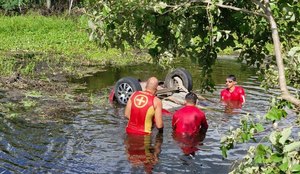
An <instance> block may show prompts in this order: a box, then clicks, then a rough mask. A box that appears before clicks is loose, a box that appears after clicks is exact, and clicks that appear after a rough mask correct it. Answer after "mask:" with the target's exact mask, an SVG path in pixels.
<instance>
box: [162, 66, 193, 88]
mask: <svg viewBox="0 0 300 174" xmlns="http://www.w3.org/2000/svg"><path fill="white" fill-rule="evenodd" d="M178 80H181V82H179V81H178ZM180 83H182V84H183V86H184V87H185V88H186V89H187V90H188V91H191V90H192V89H193V81H192V76H191V74H190V73H189V72H188V71H187V70H186V69H184V68H177V69H175V70H174V71H172V72H170V73H169V74H167V76H166V78H165V86H166V88H173V87H177V86H178V85H179V84H180Z"/></svg>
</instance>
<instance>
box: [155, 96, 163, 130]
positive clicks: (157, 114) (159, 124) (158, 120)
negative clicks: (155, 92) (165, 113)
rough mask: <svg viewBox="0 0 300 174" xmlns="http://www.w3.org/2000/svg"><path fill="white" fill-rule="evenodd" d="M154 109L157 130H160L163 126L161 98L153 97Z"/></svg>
mask: <svg viewBox="0 0 300 174" xmlns="http://www.w3.org/2000/svg"><path fill="white" fill-rule="evenodd" d="M154 109H155V124H156V127H157V129H158V130H159V131H162V130H163V128H164V124H163V119H162V103H161V100H160V99H159V98H157V97H155V99H154Z"/></svg>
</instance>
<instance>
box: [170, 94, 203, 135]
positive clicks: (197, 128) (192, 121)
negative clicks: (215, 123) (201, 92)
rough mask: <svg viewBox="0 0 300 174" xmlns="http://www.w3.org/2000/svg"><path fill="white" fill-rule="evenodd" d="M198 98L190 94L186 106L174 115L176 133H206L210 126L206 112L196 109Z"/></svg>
mask: <svg viewBox="0 0 300 174" xmlns="http://www.w3.org/2000/svg"><path fill="white" fill-rule="evenodd" d="M197 98H198V97H197V95H196V94H195V93H193V92H189V93H188V94H186V96H185V106H184V107H182V108H181V109H179V110H177V111H176V112H175V113H174V115H173V119H172V127H173V130H174V132H175V133H184V134H197V133H199V132H201V133H206V131H207V129H208V124H207V121H206V117H205V114H204V112H203V111H201V110H200V109H199V108H197V107H196V103H197Z"/></svg>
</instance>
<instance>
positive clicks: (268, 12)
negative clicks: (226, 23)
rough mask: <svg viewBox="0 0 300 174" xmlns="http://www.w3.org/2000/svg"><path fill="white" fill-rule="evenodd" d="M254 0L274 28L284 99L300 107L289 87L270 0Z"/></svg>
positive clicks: (275, 48)
mask: <svg viewBox="0 0 300 174" xmlns="http://www.w3.org/2000/svg"><path fill="white" fill-rule="evenodd" d="M253 1H254V3H256V4H257V5H259V6H260V7H261V8H262V9H263V10H264V12H265V14H266V15H267V19H268V21H269V23H270V27H271V30H272V39H273V44H274V51H275V57H276V64H277V68H278V80H279V86H280V90H281V97H282V98H283V99H284V100H287V101H289V102H291V103H293V104H294V105H296V106H297V107H298V108H299V109H300V100H299V99H297V98H295V97H294V96H292V95H291V94H290V92H289V90H288V89H287V85H286V79H285V72H284V63H283V59H282V54H281V46H280V45H281V43H280V38H279V34H278V28H277V24H276V22H275V19H274V17H273V15H272V12H271V10H270V8H269V0H265V4H264V5H263V4H261V3H260V2H258V1H256V0H253Z"/></svg>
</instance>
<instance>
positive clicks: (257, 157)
mask: <svg viewBox="0 0 300 174" xmlns="http://www.w3.org/2000/svg"><path fill="white" fill-rule="evenodd" d="M254 161H255V163H263V162H264V159H263V157H262V156H258V155H257V156H255V157H254Z"/></svg>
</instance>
